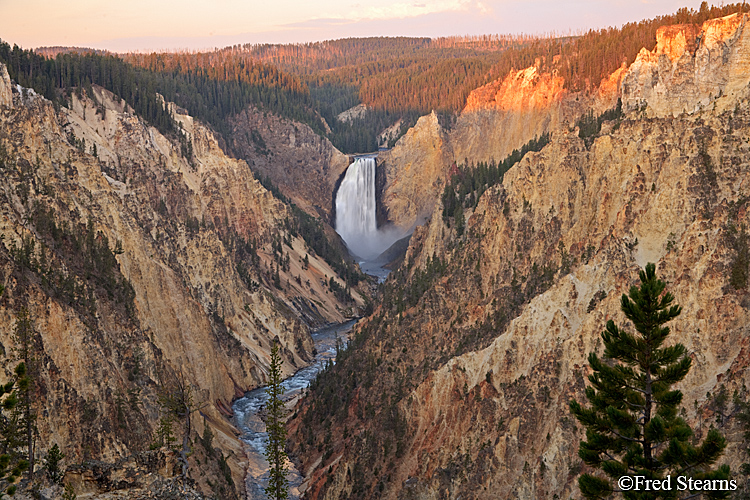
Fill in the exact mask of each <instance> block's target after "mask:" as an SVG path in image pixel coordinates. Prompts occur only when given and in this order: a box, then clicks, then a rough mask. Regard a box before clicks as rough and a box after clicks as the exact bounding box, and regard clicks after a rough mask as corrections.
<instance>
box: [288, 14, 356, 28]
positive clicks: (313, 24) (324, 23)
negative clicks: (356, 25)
mask: <svg viewBox="0 0 750 500" xmlns="http://www.w3.org/2000/svg"><path fill="white" fill-rule="evenodd" d="M353 22H355V20H354V19H345V18H339V17H333V18H331V17H326V18H323V17H319V18H315V19H307V20H306V21H300V22H296V23H289V24H283V25H282V26H281V27H282V28H302V29H310V28H331V27H337V26H343V25H345V24H351V23H353Z"/></svg>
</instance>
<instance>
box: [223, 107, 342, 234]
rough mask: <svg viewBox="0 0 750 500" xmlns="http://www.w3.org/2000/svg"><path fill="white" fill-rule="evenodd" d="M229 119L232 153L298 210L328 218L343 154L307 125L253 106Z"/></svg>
mask: <svg viewBox="0 0 750 500" xmlns="http://www.w3.org/2000/svg"><path fill="white" fill-rule="evenodd" d="M230 122H231V124H232V127H233V130H232V134H231V140H230V142H231V143H230V144H229V147H230V149H231V150H232V151H233V152H234V154H235V155H236V156H237V157H238V158H242V159H244V160H246V161H247V162H248V164H249V165H250V167H251V168H252V169H253V170H254V171H256V172H259V173H261V174H262V175H264V176H267V177H269V178H270V179H271V181H272V182H273V183H274V184H275V185H276V186H278V187H279V189H280V190H281V192H282V193H284V195H285V196H287V197H288V198H290V199H292V201H294V202H295V203H297V205H299V206H300V207H302V208H303V209H304V210H306V211H307V212H309V213H311V214H315V215H317V216H321V217H322V218H323V219H324V220H327V221H328V222H330V219H331V207H332V206H333V191H334V188H335V186H336V182H337V181H338V179H339V177H340V176H341V174H342V173H343V172H344V170H346V167H347V166H349V159H348V157H347V156H346V155H344V154H343V153H341V152H340V151H339V150H338V149H336V148H335V147H334V146H333V145H332V144H331V143H330V141H328V139H326V138H323V137H320V136H319V135H318V134H316V133H315V132H313V131H312V129H310V127H308V126H307V125H303V124H300V123H295V122H292V121H289V120H286V119H284V118H280V117H278V116H276V115H273V114H270V113H266V112H263V111H260V110H258V109H255V108H253V107H250V108H248V109H246V110H245V111H243V112H242V113H240V114H239V115H237V116H234V117H233V118H232V119H231V120H230Z"/></svg>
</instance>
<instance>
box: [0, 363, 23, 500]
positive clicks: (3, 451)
mask: <svg viewBox="0 0 750 500" xmlns="http://www.w3.org/2000/svg"><path fill="white" fill-rule="evenodd" d="M22 385H28V376H27V374H26V365H25V364H24V363H23V362H21V363H18V365H16V368H15V375H14V377H13V378H12V379H11V380H10V381H9V382H8V383H6V384H5V385H0V481H1V482H2V483H3V486H2V488H4V490H0V497H2V496H4V495H3V494H7V495H13V494H14V493H15V491H16V485H15V482H16V480H17V479H18V478H20V477H21V474H22V472H23V471H25V470H27V469H28V467H29V462H28V460H26V459H25V458H23V454H22V453H20V452H19V451H18V450H19V449H20V448H21V447H22V446H23V444H24V437H25V436H24V435H23V429H22V426H21V422H20V421H19V420H20V414H19V412H18V411H16V410H17V405H18V403H19V399H18V392H17V390H18V388H19V386H22Z"/></svg>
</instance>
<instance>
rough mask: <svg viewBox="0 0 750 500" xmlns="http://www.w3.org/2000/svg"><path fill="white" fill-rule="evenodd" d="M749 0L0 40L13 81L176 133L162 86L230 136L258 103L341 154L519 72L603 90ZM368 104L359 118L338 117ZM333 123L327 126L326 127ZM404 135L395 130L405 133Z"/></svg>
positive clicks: (447, 110)
mask: <svg viewBox="0 0 750 500" xmlns="http://www.w3.org/2000/svg"><path fill="white" fill-rule="evenodd" d="M743 9H744V10H746V11H747V10H750V8H748V7H745V6H744V4H739V3H735V4H730V5H725V6H720V7H709V6H708V4H707V3H706V2H704V3H703V4H702V5H701V8H700V9H699V10H694V9H687V8H682V9H680V10H678V11H677V12H676V13H674V14H671V15H666V16H660V17H656V18H654V19H649V20H643V21H640V22H633V23H627V24H625V25H623V26H622V27H619V28H612V27H610V28H604V29H599V30H590V31H588V32H586V33H584V34H581V35H580V36H564V37H546V38H545V37H533V36H509V35H506V36H499V35H493V36H490V35H488V36H475V37H449V38H439V39H429V38H408V37H374V38H348V39H342V40H329V41H324V42H316V43H306V44H286V45H278V44H260V45H251V44H247V45H235V46H231V47H227V48H224V49H220V50H215V51H212V52H202V53H185V52H183V53H151V54H127V55H124V56H122V59H120V58H118V57H115V56H113V55H109V54H103V53H97V51H88V52H87V50H86V49H82V48H68V49H66V48H64V47H51V48H44V49H40V52H41V53H42V54H45V55H47V56H49V57H47V58H46V57H44V56H43V55H41V54H37V53H34V52H32V51H24V50H21V49H20V48H18V47H13V48H12V49H11V47H10V46H9V45H8V44H5V43H3V44H2V45H0V61H2V62H5V63H6V64H7V65H8V69H9V72H10V74H11V78H13V79H14V80H16V81H17V82H18V83H20V84H21V85H23V86H26V87H31V88H34V89H35V90H36V91H37V92H39V93H41V94H43V95H44V96H45V97H47V98H49V99H51V100H53V101H56V102H59V103H64V94H65V92H64V91H65V90H66V89H70V88H73V87H81V86H83V87H86V86H90V85H91V84H97V85H101V86H102V87H104V88H106V89H108V90H110V91H112V92H114V93H115V94H116V95H118V96H120V97H122V98H123V99H125V100H126V101H127V102H128V104H130V105H131V106H132V107H133V108H134V109H135V111H136V112H137V113H138V114H140V115H141V116H143V117H144V118H145V119H146V120H148V121H149V122H150V123H152V124H154V125H155V126H157V127H158V128H159V129H160V130H161V131H162V132H170V131H172V130H173V129H174V124H173V123H172V122H171V119H170V118H169V116H168V114H167V113H166V112H165V111H164V109H163V106H162V105H161V104H160V102H159V101H158V100H157V99H156V97H155V95H154V94H155V93H156V92H158V93H160V94H162V95H163V96H164V97H165V98H166V99H167V100H169V101H173V102H175V103H176V104H178V105H179V106H181V107H183V108H186V109H187V110H188V112H189V113H190V114H192V115H193V116H195V117H197V118H199V119H201V120H203V121H205V122H207V123H209V124H211V126H212V127H213V128H214V129H215V130H216V131H218V132H219V133H220V134H224V135H226V134H230V133H231V127H230V126H229V125H228V122H227V118H228V117H230V116H232V115H235V114H237V113H239V112H240V111H242V110H243V109H245V108H246V107H247V106H249V105H252V106H256V107H258V108H260V109H263V110H264V111H269V112H272V113H275V114H278V115H280V116H283V117H285V118H289V119H291V120H295V121H298V122H301V123H305V124H307V125H309V126H310V127H311V128H312V129H313V130H314V131H315V132H316V133H318V134H320V135H324V136H327V137H328V138H329V139H330V140H331V141H332V142H333V144H334V145H335V146H336V147H337V148H339V149H340V150H341V151H343V152H345V153H353V152H366V151H372V150H374V149H376V148H377V147H378V146H381V145H391V144H392V142H393V141H391V144H382V140H381V141H380V143H379V141H378V136H379V135H380V133H381V132H382V131H383V130H384V129H386V128H388V127H389V126H391V125H394V124H395V123H398V122H399V120H401V122H402V126H401V129H400V134H403V133H404V132H405V131H406V130H407V129H408V127H409V126H411V125H413V124H414V123H415V122H416V119H417V118H418V117H419V116H421V115H423V114H426V113H429V112H430V111H432V110H435V111H438V112H441V113H443V114H457V113H459V112H460V111H461V110H462V109H463V107H464V106H465V104H466V98H467V96H468V95H469V93H470V92H471V91H472V90H474V89H476V88H477V87H480V86H482V85H484V84H486V83H488V82H490V81H492V80H495V79H497V78H502V77H503V76H505V75H507V74H509V73H510V72H511V71H513V70H520V69H523V68H526V67H529V66H536V67H537V68H538V69H539V70H540V71H542V72H551V71H556V72H557V74H558V75H559V76H561V77H563V79H564V82H565V83H564V85H565V86H566V87H567V88H569V89H570V90H571V91H586V90H590V89H593V88H596V87H597V86H598V85H599V83H600V82H601V81H602V79H604V78H606V77H607V76H608V75H610V74H611V73H612V72H613V71H615V70H616V69H617V68H618V67H620V66H621V65H622V64H630V63H632V62H633V61H634V60H635V57H636V56H637V54H638V52H639V51H640V49H641V48H644V47H645V48H647V49H649V50H650V49H651V48H653V46H654V44H655V40H656V31H657V30H658V29H659V28H660V27H662V26H665V25H671V24H695V25H700V24H701V23H702V22H704V21H705V20H707V19H710V18H715V17H720V16H725V15H728V14H731V13H734V12H739V11H742V10H743ZM358 104H365V105H366V106H367V111H366V112H365V113H364V115H363V116H362V117H359V118H354V119H352V120H349V121H348V122H342V121H340V120H339V119H338V118H337V116H338V115H339V114H340V113H341V112H343V111H345V110H347V109H349V108H351V107H353V106H356V105H358ZM326 125H327V126H328V127H326ZM400 134H399V135H400Z"/></svg>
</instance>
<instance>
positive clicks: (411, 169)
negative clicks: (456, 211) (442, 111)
mask: <svg viewBox="0 0 750 500" xmlns="http://www.w3.org/2000/svg"><path fill="white" fill-rule="evenodd" d="M451 158H452V155H451V150H450V144H449V143H448V139H447V136H446V134H445V132H444V131H443V129H442V127H441V126H440V123H439V122H438V117H437V115H436V114H435V113H432V114H430V115H427V116H423V117H421V118H420V119H419V120H417V123H416V125H414V127H412V128H410V129H409V131H408V132H407V133H406V135H405V136H403V137H402V138H401V139H399V140H398V142H397V143H396V145H395V147H393V149H391V150H389V151H385V152H382V153H380V154H379V155H378V168H380V169H383V170H384V172H385V186H384V188H383V194H382V203H383V206H384V207H385V212H386V216H387V219H388V220H389V221H391V222H393V223H395V224H396V226H398V227H399V228H400V229H402V230H411V229H413V228H414V226H415V225H416V224H422V223H423V222H424V221H425V220H426V218H427V217H428V216H429V214H430V213H431V212H432V210H433V209H434V208H435V203H436V201H437V199H438V197H439V195H440V192H441V191H442V189H443V185H444V182H445V179H446V177H447V174H448V166H449V165H450V160H451Z"/></svg>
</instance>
